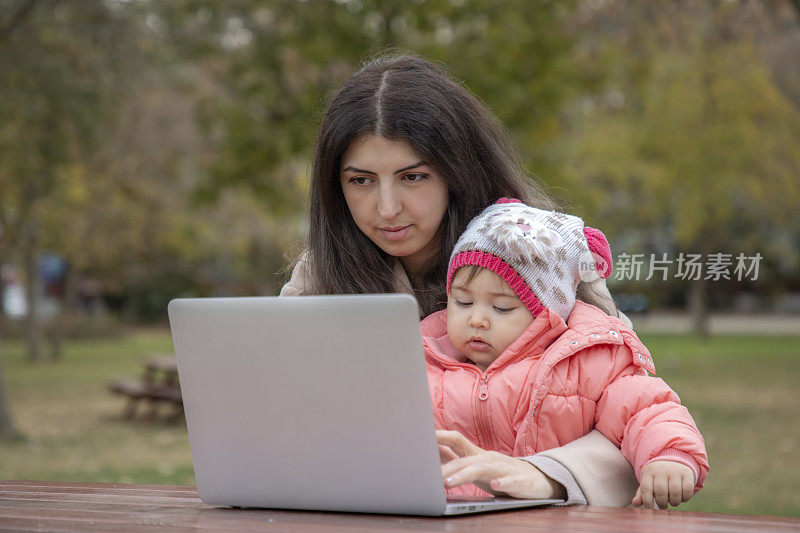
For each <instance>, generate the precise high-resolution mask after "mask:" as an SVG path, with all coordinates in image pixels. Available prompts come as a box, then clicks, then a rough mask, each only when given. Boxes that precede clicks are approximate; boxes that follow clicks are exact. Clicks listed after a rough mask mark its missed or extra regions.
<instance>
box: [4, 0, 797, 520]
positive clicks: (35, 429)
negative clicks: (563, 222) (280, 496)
mask: <svg viewBox="0 0 800 533" xmlns="http://www.w3.org/2000/svg"><path fill="white" fill-rule="evenodd" d="M389 47H396V48H398V49H400V50H407V51H411V52H414V53H418V54H421V55H424V56H425V57H427V58H429V59H432V60H434V61H437V62H441V63H442V64H443V65H444V66H445V68H446V69H447V70H448V71H449V72H450V73H451V74H452V75H453V76H454V77H455V78H456V79H457V80H459V81H460V82H461V83H463V84H464V85H465V86H467V87H468V88H469V89H470V90H471V91H473V92H474V93H475V94H476V95H477V96H478V97H479V98H480V99H481V100H482V101H483V102H485V103H486V105H487V106H488V107H489V108H490V109H491V110H492V111H493V112H494V113H495V115H496V116H497V117H498V118H499V119H500V121H501V122H502V123H503V124H504V125H505V126H506V127H507V128H508V129H509V131H510V132H511V134H512V135H513V137H514V139H515V142H516V143H517V145H518V147H519V150H520V152H521V154H522V156H523V160H524V162H525V165H526V168H527V169H528V172H529V174H530V176H531V179H534V180H537V182H539V183H540V185H542V186H544V187H546V188H547V189H548V190H549V192H550V194H551V195H552V196H554V197H556V198H558V199H559V200H560V201H561V202H562V203H563V206H564V209H568V210H570V211H572V212H574V213H576V214H578V215H580V216H582V217H583V218H584V219H585V220H586V221H587V223H588V224H590V225H592V226H594V227H598V228H601V229H603V231H605V233H606V234H607V236H608V238H609V241H610V242H611V246H612V250H613V252H614V256H615V262H616V266H615V274H614V275H612V278H611V279H609V286H610V288H611V291H612V294H613V295H614V296H615V299H616V300H617V303H618V305H619V306H620V308H621V309H622V310H623V311H625V312H626V313H628V314H629V315H630V316H631V318H632V319H633V322H634V326H635V328H636V330H637V332H639V333H640V335H641V337H642V338H643V340H644V341H645V343H646V344H648V346H649V348H650V350H651V352H652V353H653V354H654V356H655V360H656V367H657V369H658V370H659V375H661V376H662V377H664V378H665V379H666V380H667V381H668V382H669V383H670V384H671V385H672V386H673V388H675V389H676V390H677V392H678V393H679V394H680V396H681V398H682V399H683V401H684V403H685V404H686V405H687V406H688V407H689V409H690V411H691V412H692V413H693V415H694V416H695V418H696V420H697V422H698V425H699V427H700V429H701V431H703V433H704V434H705V436H706V441H707V446H708V448H709V455H710V459H711V466H712V468H711V476H710V478H709V480H708V482H707V485H706V489H704V490H703V491H702V492H701V493H699V494H698V495H697V496H696V497H695V499H693V500H692V502H690V503H689V504H688V505H686V506H685V508H686V509H689V510H701V511H720V512H734V513H755V514H782V515H794V516H800V484H798V482H797V479H798V477H799V476H798V473H799V472H798V471H799V470H800V468H799V467H800V453H799V452H798V440H800V424H798V423H797V421H796V417H797V413H798V412H800V399H799V397H798V392H800V391H799V390H798V382H800V368H799V367H798V362H799V361H800V209H798V206H800V2H798V1H797V0H791V1H790V0H775V1H769V0H728V1H720V0H709V1H665V2H657V3H656V2H635V1H621V0H617V1H614V0H576V1H556V0H541V1H531V0H506V1H505V2H502V3H501V2H494V1H490V0H413V1H401V0H388V1H381V2H378V1H373V0H305V1H302V0H272V1H256V0H232V1H228V2H213V1H199V0H197V1H195V0H175V1H170V2H155V1H151V0H128V1H123V0H105V1H100V0H93V1H78V0H0V303H1V304H2V305H0V435H2V439H0V476H1V477H2V478H3V479H42V480H73V481H107V482H137V483H169V484H193V483H194V475H193V471H192V465H191V456H190V454H189V448H188V440H187V438H186V428H185V424H184V423H183V420H182V416H181V415H180V395H179V389H177V397H176V387H177V385H176V384H175V383H174V379H175V376H174V367H171V366H170V363H169V354H170V353H171V350H172V346H171V340H170V337H169V331H168V326H167V322H166V304H167V302H168V301H169V300H170V299H172V298H175V297H178V296H246V295H273V294H276V293H277V291H278V290H279V289H280V286H281V284H282V283H283V282H284V281H285V280H286V279H287V277H288V272H289V269H290V268H291V261H292V259H293V258H294V257H296V256H297V254H298V253H299V252H300V251H301V250H302V246H303V239H304V231H305V226H304V223H305V222H304V221H305V216H306V202H307V188H308V182H309V169H310V164H309V163H310V161H309V157H310V153H311V150H312V145H313V141H314V136H315V132H316V127H317V124H318V123H319V120H320V116H321V113H322V111H323V110H324V108H325V105H326V103H327V100H328V98H329V95H330V93H331V91H333V90H335V89H336V88H337V87H338V86H339V85H340V84H341V82H342V81H343V80H344V79H346V78H347V77H348V76H349V75H350V74H352V73H353V72H354V71H355V70H357V69H358V67H359V65H360V63H361V62H363V61H365V60H367V59H369V58H370V57H372V56H373V55H374V54H376V53H379V52H380V51H381V50H384V49H386V48H389ZM637 265H638V266H637ZM691 265H694V266H695V267H696V268H694V269H691V268H689V267H690V266H691ZM698 265H699V266H698ZM265 386H268V385H266V380H265ZM139 404H141V405H139ZM681 508H684V507H681Z"/></svg>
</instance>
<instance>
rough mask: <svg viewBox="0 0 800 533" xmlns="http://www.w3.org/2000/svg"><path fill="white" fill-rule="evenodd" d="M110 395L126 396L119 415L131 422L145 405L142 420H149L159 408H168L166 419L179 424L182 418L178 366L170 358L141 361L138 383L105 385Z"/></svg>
mask: <svg viewBox="0 0 800 533" xmlns="http://www.w3.org/2000/svg"><path fill="white" fill-rule="evenodd" d="M108 389H109V390H110V391H111V392H114V393H116V394H120V395H122V396H125V397H126V398H127V399H128V403H127V405H126V406H125V410H124V411H123V413H122V417H123V418H125V419H132V418H133V417H134V416H136V411H137V410H138V408H139V405H140V404H141V403H145V404H146V405H147V408H146V410H145V411H144V414H143V418H144V419H145V420H152V419H153V418H155V416H156V414H157V412H158V409H159V407H160V406H162V405H167V406H169V407H170V414H169V418H170V419H171V420H178V419H179V418H180V417H181V416H182V415H183V398H182V396H181V387H180V384H179V383H178V366H177V363H176V362H175V358H174V357H172V356H170V355H163V354H154V355H151V356H149V357H148V358H147V359H145V361H144V373H143V374H142V377H141V378H140V379H117V380H114V381H112V382H111V383H109V384H108Z"/></svg>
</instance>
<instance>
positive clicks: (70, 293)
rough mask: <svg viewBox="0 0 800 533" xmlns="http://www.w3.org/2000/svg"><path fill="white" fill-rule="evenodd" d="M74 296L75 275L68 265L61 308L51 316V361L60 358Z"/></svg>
mask: <svg viewBox="0 0 800 533" xmlns="http://www.w3.org/2000/svg"><path fill="white" fill-rule="evenodd" d="M75 298H76V291H75V276H74V275H73V272H72V267H71V266H69V267H67V271H66V272H65V273H64V299H63V300H62V302H61V309H60V311H59V312H58V315H57V316H55V317H54V318H53V326H52V329H51V331H50V346H51V348H52V350H51V352H50V357H51V358H52V359H53V361H59V360H61V354H62V353H63V349H62V347H63V341H64V336H65V335H66V331H67V330H68V329H69V328H70V326H71V324H72V319H73V312H74V310H75Z"/></svg>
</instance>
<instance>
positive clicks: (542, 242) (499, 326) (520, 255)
mask: <svg viewBox="0 0 800 533" xmlns="http://www.w3.org/2000/svg"><path fill="white" fill-rule="evenodd" d="M610 274H611V250H610V249H609V246H608V242H607V241H606V238H605V236H604V235H603V234H602V233H601V232H600V231H598V230H595V229H593V228H588V227H584V225H583V221H582V220H581V219H580V218H577V217H574V216H570V215H565V214H562V213H556V212H552V211H544V210H541V209H536V208H533V207H529V206H527V205H525V204H523V203H521V202H519V201H517V200H510V199H505V198H504V199H501V200H499V201H498V202H497V203H495V204H492V205H491V206H489V207H487V208H486V209H485V210H484V211H483V212H482V213H481V214H480V215H478V216H477V217H476V218H475V219H473V220H472V221H471V222H470V224H469V225H468V227H467V229H466V231H465V232H464V234H463V235H462V236H461V238H460V239H459V240H458V242H457V243H456V246H455V248H454V250H453V253H452V255H451V258H450V266H449V269H448V273H447V293H448V299H447V309H446V310H444V311H440V312H438V313H434V314H432V315H430V316H428V317H427V318H425V320H423V322H422V324H421V328H422V334H423V340H424V343H425V354H426V362H427V368H428V380H429V384H430V389H431V395H432V403H433V406H434V417H435V421H436V427H437V429H445V430H452V431H458V432H459V433H461V434H462V435H464V436H465V437H466V438H467V439H469V440H470V441H471V442H472V443H473V444H475V445H477V446H479V447H480V448H482V449H484V450H493V451H496V452H500V453H503V454H505V455H508V456H512V457H526V456H530V455H533V454H535V453H538V452H542V451H544V450H547V449H550V448H554V447H558V446H562V445H564V444H567V443H568V442H571V441H573V440H575V439H578V438H579V437H582V436H584V435H586V434H587V433H589V432H590V431H591V430H592V429H595V428H596V429H598V430H599V431H601V432H602V433H603V434H604V435H605V436H606V437H607V438H608V439H609V440H610V441H611V442H613V443H614V444H616V445H617V446H619V447H620V449H621V451H622V453H623V455H624V456H625V457H626V458H627V459H628V461H629V462H630V463H631V464H632V465H633V467H634V470H635V472H636V476H637V479H640V480H641V478H642V476H643V473H644V474H646V475H648V476H650V477H649V478H648V480H649V479H652V481H653V483H648V487H649V489H648V490H655V489H654V488H653V487H665V486H666V487H668V489H669V491H670V492H671V493H672V492H674V491H676V490H679V491H680V501H687V500H688V499H689V498H690V497H691V496H692V495H693V494H694V493H695V492H696V491H698V490H700V488H701V487H702V486H703V483H704V481H705V479H706V476H707V474H708V458H707V456H706V451H705V445H704V442H703V437H702V435H701V434H700V432H699V431H698V430H697V427H696V425H695V423H694V420H693V419H692V417H691V416H690V415H689V412H688V411H687V410H686V408H685V407H683V406H682V405H681V404H680V399H679V398H678V396H677V394H675V392H673V391H672V389H670V388H669V387H668V386H667V384H666V383H665V382H664V381H663V380H661V379H659V378H656V377H653V376H650V375H648V373H650V374H653V373H655V367H654V365H653V360H652V358H651V356H650V353H649V352H648V350H647V348H645V346H644V345H643V344H642V343H641V341H639V339H638V337H637V336H636V334H635V333H634V332H633V331H632V330H631V329H629V328H628V327H626V326H625V324H624V323H623V322H622V321H621V320H619V319H618V318H616V317H612V316H609V315H608V314H606V313H605V312H603V311H601V310H600V309H598V308H597V307H594V306H593V305H590V303H586V302H584V301H576V288H577V285H578V283H579V282H580V281H581V280H582V279H583V280H584V281H591V279H592V277H594V278H595V279H596V278H597V277H598V276H600V277H603V278H607V277H608V276H609V275H610ZM585 299H590V297H587V298H585ZM656 463H657V464H656ZM448 494H461V495H463V494H469V495H478V494H484V493H483V491H481V490H480V489H478V487H476V486H475V485H462V486H460V487H455V488H449V489H448ZM646 496H648V495H643V497H646ZM649 496H650V497H651V498H652V494H650V495H649ZM674 498H675V496H674V495H671V496H670V499H671V500H672V501H673V502H674V501H675V500H674ZM649 501H652V499H650V500H649Z"/></svg>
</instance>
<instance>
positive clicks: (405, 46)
mask: <svg viewBox="0 0 800 533" xmlns="http://www.w3.org/2000/svg"><path fill="white" fill-rule="evenodd" d="M151 8H152V12H151V13H150V15H149V16H152V17H157V18H158V20H160V21H162V22H163V23H164V27H165V28H166V29H165V31H164V37H163V38H164V40H165V42H167V43H169V44H170V45H171V46H174V47H176V49H177V50H179V51H180V53H185V54H187V56H186V57H189V58H192V59H193V62H194V64H196V65H197V66H198V67H199V68H201V69H203V71H204V72H205V73H206V75H208V76H210V77H211V78H212V79H213V83H214V84H215V86H216V87H217V90H216V91H214V92H213V93H212V94H208V93H206V94H204V95H203V107H202V118H203V124H204V125H205V127H206V131H207V132H208V133H209V134H210V135H215V136H219V138H220V143H219V149H218V152H217V154H216V157H215V158H214V160H213V162H212V163H211V166H210V175H209V180H208V181H206V182H205V183H204V185H203V187H202V188H201V189H200V198H202V199H203V200H206V201H208V200H213V199H214V198H216V196H217V195H218V193H219V191H221V190H225V189H228V188H241V187H243V188H245V189H246V190H248V191H250V192H253V193H255V194H256V195H258V196H259V197H260V198H262V199H263V200H264V202H265V205H266V206H268V208H269V209H270V210H272V211H273V212H277V213H279V214H280V213H285V212H287V211H288V212H291V211H292V210H293V209H294V210H296V209H298V206H297V204H296V197H295V196H293V195H292V187H291V185H290V183H291V179H292V178H293V176H292V174H291V173H287V172H286V171H285V166H286V164H287V162H290V161H292V160H293V159H294V158H296V157H297V156H300V155H304V156H306V157H307V156H308V154H309V153H310V150H311V146H312V145H313V140H314V138H313V137H314V134H315V130H316V123H317V121H318V120H319V116H320V114H321V112H322V110H323V109H324V106H325V105H326V103H327V100H328V95H329V94H330V92H331V91H333V90H335V89H336V88H337V87H338V86H339V84H340V83H341V82H342V81H343V79H344V78H345V77H347V76H349V75H350V74H351V73H352V72H354V71H355V70H356V69H357V68H358V66H359V65H360V63H361V62H362V61H364V60H366V59H369V58H370V57H372V56H373V55H375V54H377V53H378V52H380V51H382V50H384V49H386V48H387V47H389V48H391V49H393V50H396V51H404V50H408V51H411V52H415V53H420V54H422V55H424V56H426V57H428V58H430V59H432V60H435V61H441V62H443V64H444V65H445V66H446V68H447V69H448V70H449V71H450V72H451V73H452V74H453V75H454V76H455V77H456V78H457V79H460V80H466V82H467V85H469V87H470V88H471V89H472V90H473V91H475V92H476V94H478V96H480V97H481V98H483V99H484V101H485V102H486V103H487V105H488V106H489V107H490V108H491V109H492V110H493V111H494V112H495V113H496V114H497V115H498V116H499V117H500V119H501V120H502V121H504V122H505V124H506V125H507V126H508V127H510V128H511V129H513V130H514V131H515V133H517V134H518V136H519V137H520V140H521V141H522V144H523V145H524V146H525V152H526V153H527V154H529V155H531V157H533V158H536V157H540V155H541V154H540V152H538V151H537V146H538V143H537V141H538V140H540V139H542V138H546V137H549V136H551V135H553V133H554V132H555V131H557V130H558V109H559V107H560V105H561V103H562V102H563V100H564V98H565V96H567V95H568V94H569V93H570V91H571V90H572V91H574V90H576V86H580V85H581V84H582V83H583V82H584V81H585V80H584V77H583V76H582V75H581V74H580V73H579V72H578V71H577V70H576V69H575V68H572V67H574V65H572V64H571V57H572V56H571V46H572V42H573V40H574V38H573V37H572V36H571V35H570V34H569V32H568V31H567V27H566V24H565V21H566V15H567V14H568V9H569V5H568V4H566V5H565V4H561V3H534V2H528V1H523V0H514V1H511V2H505V3H504V4H502V6H501V5H499V4H497V3H496V2H489V1H486V0H480V1H470V2H465V1H450V0H429V1H425V2H406V1H397V0H395V1H390V2H386V1H380V2H379V1H376V0H363V1H362V0H338V1H330V0H311V1H308V2H258V1H250V2H245V1H239V2H228V3H225V4H220V3H218V2H209V1H207V0H186V1H182V2H170V3H166V4H157V5H153V6H151ZM287 191H288V194H287Z"/></svg>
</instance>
